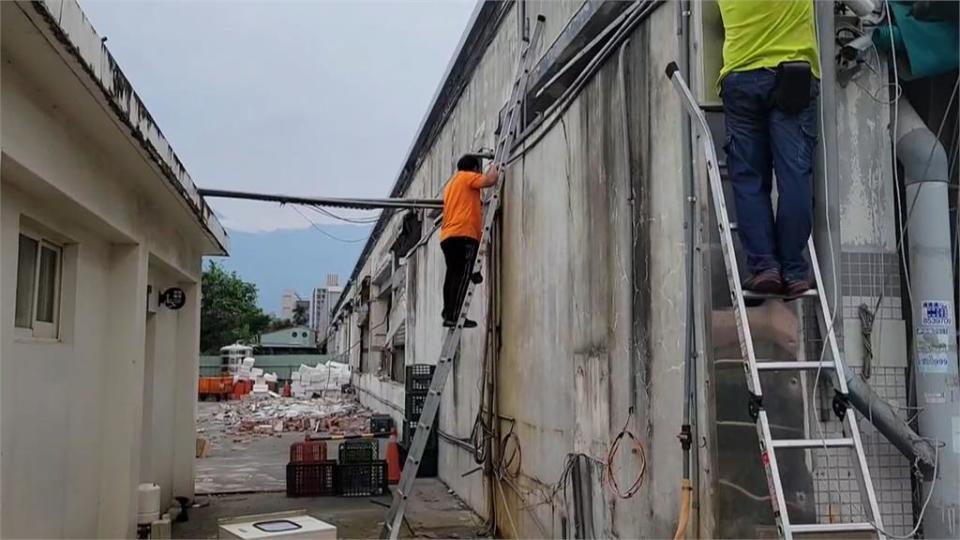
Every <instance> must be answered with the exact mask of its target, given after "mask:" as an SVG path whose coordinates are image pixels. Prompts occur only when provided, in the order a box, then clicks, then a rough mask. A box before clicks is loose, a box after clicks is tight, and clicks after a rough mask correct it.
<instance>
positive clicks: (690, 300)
mask: <svg viewBox="0 0 960 540" xmlns="http://www.w3.org/2000/svg"><path fill="white" fill-rule="evenodd" d="M676 6H677V48H678V49H679V55H680V70H681V73H682V75H683V77H684V79H686V80H690V52H689V48H688V47H689V43H688V36H689V25H688V17H687V14H688V13H689V9H690V8H689V5H688V3H687V2H678V3H677V5H676ZM690 122H691V120H690V118H689V116H687V115H683V116H682V120H681V127H680V129H681V145H682V147H681V152H682V155H683V158H682V159H681V160H680V163H681V176H682V178H683V179H684V189H683V196H684V199H685V203H686V204H684V206H683V208H684V220H683V221H684V227H686V231H685V232H686V236H687V239H686V244H687V245H686V252H685V254H684V256H685V267H686V268H685V276H684V278H685V281H686V294H685V296H686V298H685V300H686V323H685V326H686V331H685V332H684V343H683V349H684V350H683V353H684V355H683V356H684V357H683V362H684V364H683V393H684V396H683V413H682V420H681V422H680V433H679V434H678V436H677V438H678V439H679V441H680V449H681V451H682V458H681V459H682V471H681V472H682V475H681V486H680V505H681V506H680V515H679V516H678V522H677V530H676V532H675V534H674V537H675V538H677V539H681V538H684V537H685V536H686V531H687V524H688V522H689V520H690V515H691V511H690V510H691V506H692V504H693V484H694V483H693V482H692V481H691V469H692V463H691V462H696V463H697V464H698V466H699V458H698V457H696V456H691V448H692V447H693V441H694V433H693V428H692V427H691V423H694V424H695V422H691V417H692V415H691V409H692V408H693V405H694V403H695V400H696V387H695V385H696V376H697V374H696V363H697V352H696V342H697V336H696V320H695V313H694V302H695V295H694V292H695V291H694V270H695V269H694V261H695V257H694V252H695V250H696V240H697V227H696V217H697V197H696V194H697V188H696V179H695V177H694V174H693V168H692V166H691V163H692V161H693V138H692V129H691V127H690ZM695 452H696V450H694V453H695ZM697 472H699V469H697ZM698 481H699V480H698Z"/></svg>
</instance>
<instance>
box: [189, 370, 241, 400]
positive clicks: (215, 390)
mask: <svg viewBox="0 0 960 540" xmlns="http://www.w3.org/2000/svg"><path fill="white" fill-rule="evenodd" d="M232 393H234V384H233V377H232V376H230V375H225V376H222V377H200V380H199V381H198V384H197V394H198V396H199V398H200V399H203V398H205V397H207V396H215V397H217V398H218V399H226V398H227V397H229V395H230V394H232Z"/></svg>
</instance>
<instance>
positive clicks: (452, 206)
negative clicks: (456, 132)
mask: <svg viewBox="0 0 960 540" xmlns="http://www.w3.org/2000/svg"><path fill="white" fill-rule="evenodd" d="M480 170H481V164H480V158H478V157H477V156H475V155H472V154H467V155H465V156H463V157H461V158H460V160H459V161H457V172H456V173H455V174H454V175H453V177H452V178H450V180H449V181H448V182H447V185H446V187H445V188H444V189H443V225H441V227H440V249H441V250H442V251H443V259H444V261H445V262H446V263H447V274H446V276H445V277H444V280H443V325H444V326H446V327H451V326H455V325H456V324H457V315H458V314H459V313H460V305H461V304H463V298H464V296H465V295H466V292H467V276H469V275H470V271H471V269H472V267H473V261H474V259H475V258H476V256H477V248H479V247H480V237H481V234H482V233H483V208H482V203H481V199H480V194H481V190H482V189H483V188H487V187H491V186H494V185H496V183H497V178H499V176H500V175H499V169H498V168H497V167H496V165H491V166H490V168H489V169H488V170H487V173H486V174H482V173H481V172H480ZM479 277H480V276H479V274H477V275H476V276H474V279H475V280H478V278H479ZM476 326H477V323H476V322H475V321H471V320H470V319H467V320H466V321H464V323H463V327H464V328H474V327H476Z"/></svg>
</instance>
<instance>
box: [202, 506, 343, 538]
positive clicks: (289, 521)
mask: <svg viewBox="0 0 960 540" xmlns="http://www.w3.org/2000/svg"><path fill="white" fill-rule="evenodd" d="M217 525H218V527H217V538H238V539H243V540H259V539H262V538H283V539H284V540H286V539H290V538H315V539H317V540H336V539H337V528H336V527H335V526H334V525H331V524H329V523H326V522H323V521H320V520H319V519H317V518H315V517H313V516H309V515H307V513H306V512H305V511H303V510H294V511H291V512H275V513H272V514H256V515H251V516H238V517H235V518H224V519H220V520H218V522H217Z"/></svg>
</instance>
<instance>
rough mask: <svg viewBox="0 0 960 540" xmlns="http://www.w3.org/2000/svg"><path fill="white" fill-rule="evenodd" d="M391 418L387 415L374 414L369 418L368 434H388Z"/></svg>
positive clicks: (391, 426)
mask: <svg viewBox="0 0 960 540" xmlns="http://www.w3.org/2000/svg"><path fill="white" fill-rule="evenodd" d="M391 428H393V418H392V417H391V416H390V415H389V414H375V415H373V416H371V417H370V433H390V429H391Z"/></svg>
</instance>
